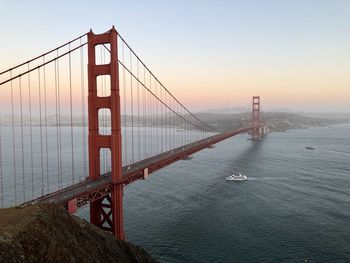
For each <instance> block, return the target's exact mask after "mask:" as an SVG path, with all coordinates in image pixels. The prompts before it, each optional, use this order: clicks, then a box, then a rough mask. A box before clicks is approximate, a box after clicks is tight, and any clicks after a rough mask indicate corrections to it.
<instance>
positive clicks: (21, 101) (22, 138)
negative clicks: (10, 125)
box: [19, 77, 26, 202]
mask: <svg viewBox="0 0 350 263" xmlns="http://www.w3.org/2000/svg"><path fill="white" fill-rule="evenodd" d="M19 100H20V104H19V105H20V118H21V151H22V191H23V202H25V200H26V196H25V182H24V134H23V100H22V82H21V77H19Z"/></svg>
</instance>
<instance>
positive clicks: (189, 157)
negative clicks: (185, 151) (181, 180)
mask: <svg viewBox="0 0 350 263" xmlns="http://www.w3.org/2000/svg"><path fill="white" fill-rule="evenodd" d="M192 159H193V156H192V155H190V156H186V157H185V158H183V159H182V160H185V161H189V160H192Z"/></svg>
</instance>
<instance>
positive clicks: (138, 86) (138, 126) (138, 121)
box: [136, 59, 141, 161]
mask: <svg viewBox="0 0 350 263" xmlns="http://www.w3.org/2000/svg"><path fill="white" fill-rule="evenodd" d="M139 66H140V65H139V60H138V59H137V79H138V80H139V78H140V68H139ZM136 83H137V133H138V140H137V142H138V149H139V159H138V160H139V161H140V160H141V147H140V146H141V141H140V140H141V134H140V132H141V131H140V85H139V81H137V82H136Z"/></svg>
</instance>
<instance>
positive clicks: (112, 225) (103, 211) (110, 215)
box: [88, 27, 125, 240]
mask: <svg viewBox="0 0 350 263" xmlns="http://www.w3.org/2000/svg"><path fill="white" fill-rule="evenodd" d="M117 36H118V33H117V31H116V30H115V28H114V27H113V28H112V29H111V30H110V31H108V32H106V33H104V34H98V35H97V34H94V33H93V32H92V30H90V32H89V33H88V88H89V92H88V115H89V139H88V140H89V177H90V179H92V180H95V179H98V178H99V177H100V176H101V174H100V173H101V172H100V150H101V148H109V149H110V151H111V179H112V184H111V185H110V192H111V193H110V194H109V195H105V196H103V197H102V198H100V199H97V200H95V201H92V202H91V203H90V222H91V223H92V224H94V225H96V226H98V227H100V228H102V229H104V230H107V231H111V232H112V233H113V234H114V235H115V236H116V237H117V238H118V239H122V240H124V239H125V236H124V226H123V184H121V183H118V182H119V181H120V179H122V151H121V147H122V143H121V121H120V94H119V69H118V47H117V44H118V41H117ZM104 44H109V45H110V55H111V57H110V63H109V64H104V65H97V64H96V46H98V45H104ZM101 75H108V76H110V82H111V83H110V88H111V91H110V96H108V97H99V96H98V95H97V77H98V76H101ZM104 108H105V109H110V114H111V133H110V135H101V134H99V120H98V110H99V109H104Z"/></svg>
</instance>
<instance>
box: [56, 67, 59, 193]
mask: <svg viewBox="0 0 350 263" xmlns="http://www.w3.org/2000/svg"><path fill="white" fill-rule="evenodd" d="M57 83H58V80H57V60H55V106H56V107H55V109H56V148H57V188H58V189H59V188H60V152H59V151H60V146H59V139H58V137H59V132H58V85H57Z"/></svg>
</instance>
